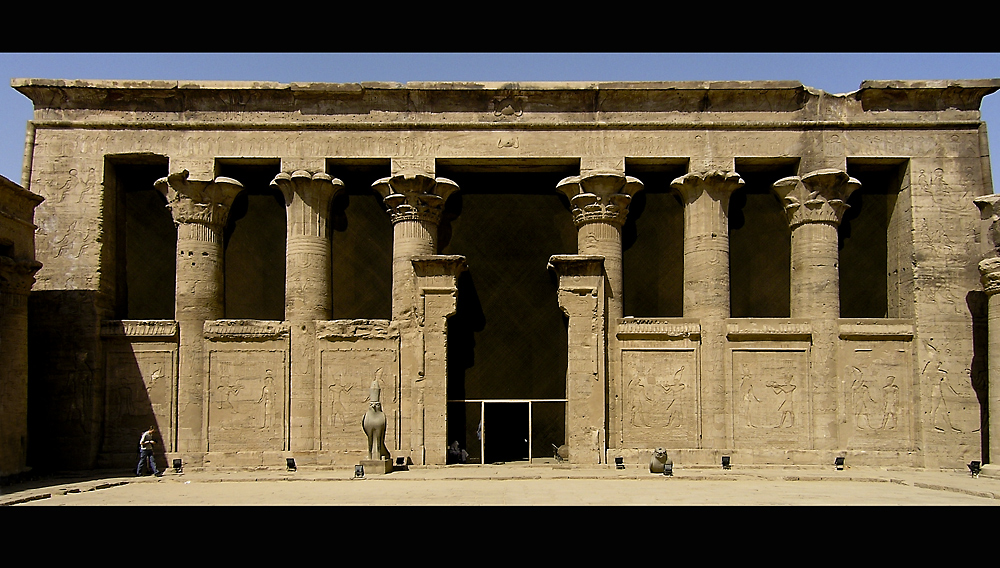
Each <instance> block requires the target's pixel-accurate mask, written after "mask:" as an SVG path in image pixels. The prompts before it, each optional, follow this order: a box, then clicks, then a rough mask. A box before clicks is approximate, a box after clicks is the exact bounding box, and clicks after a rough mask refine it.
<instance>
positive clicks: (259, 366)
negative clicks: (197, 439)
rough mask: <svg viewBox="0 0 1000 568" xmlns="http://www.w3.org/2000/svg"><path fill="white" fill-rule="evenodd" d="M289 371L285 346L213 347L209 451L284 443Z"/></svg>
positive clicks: (273, 447)
mask: <svg viewBox="0 0 1000 568" xmlns="http://www.w3.org/2000/svg"><path fill="white" fill-rule="evenodd" d="M286 375H287V372H286V355H285V352H284V351H279V350H267V349H234V350H226V351H223V350H213V351H211V352H210V353H209V389H208V394H209V399H210V404H209V409H208V418H209V427H208V433H209V434H208V435H209V451H232V450H240V449H244V448H246V447H254V448H257V449H261V450H282V449H284V436H285V420H286V401H285V393H286V381H287V378H286Z"/></svg>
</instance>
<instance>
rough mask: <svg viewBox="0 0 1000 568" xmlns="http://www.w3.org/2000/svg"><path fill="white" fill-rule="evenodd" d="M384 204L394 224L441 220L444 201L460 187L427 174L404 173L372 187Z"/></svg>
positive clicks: (434, 222) (436, 221) (381, 180)
mask: <svg viewBox="0 0 1000 568" xmlns="http://www.w3.org/2000/svg"><path fill="white" fill-rule="evenodd" d="M372 189H374V190H375V191H377V192H378V193H379V195H381V196H382V199H383V201H384V203H385V208H386V211H388V212H389V215H390V216H391V218H392V222H393V224H396V223H399V222H400V221H424V222H430V223H433V224H435V225H436V224H437V223H438V222H440V221H441V213H442V212H444V204H445V201H447V200H448V197H449V196H450V195H451V194H452V193H454V192H456V191H458V184H456V183H455V182H453V181H451V180H450V179H447V178H443V177H433V176H430V175H427V174H426V173H422V172H421V173H411V172H403V173H399V174H396V175H394V176H391V177H386V178H382V179H380V180H378V181H376V182H375V183H373V184H372Z"/></svg>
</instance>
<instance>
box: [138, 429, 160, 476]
mask: <svg viewBox="0 0 1000 568" xmlns="http://www.w3.org/2000/svg"><path fill="white" fill-rule="evenodd" d="M154 436H156V426H150V427H149V430H146V431H145V432H144V433H143V434H142V438H141V439H140V440H139V465H138V466H136V468H135V475H136V476H141V475H143V473H142V470H143V469H146V468H148V469H149V470H150V471H152V472H153V475H155V476H156V477H160V476H162V475H163V472H162V471H160V470H159V469H157V467H156V458H154V457H153V446H154V445H155V444H156V441H155V440H154V439H153V437H154Z"/></svg>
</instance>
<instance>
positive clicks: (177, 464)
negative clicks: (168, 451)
mask: <svg viewBox="0 0 1000 568" xmlns="http://www.w3.org/2000/svg"><path fill="white" fill-rule="evenodd" d="M180 472H181V460H180V458H174V473H180Z"/></svg>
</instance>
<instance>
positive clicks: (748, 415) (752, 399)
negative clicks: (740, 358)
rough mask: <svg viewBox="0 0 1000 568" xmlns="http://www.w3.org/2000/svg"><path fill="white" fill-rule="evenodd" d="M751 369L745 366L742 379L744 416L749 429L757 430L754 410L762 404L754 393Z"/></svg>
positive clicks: (741, 389)
mask: <svg viewBox="0 0 1000 568" xmlns="http://www.w3.org/2000/svg"><path fill="white" fill-rule="evenodd" d="M751 380H752V377H751V375H750V369H749V368H748V367H747V366H746V365H743V377H742V378H741V379H740V391H741V392H743V415H744V417H745V419H746V424H747V427H748V428H756V427H757V426H755V425H754V423H753V415H754V410H755V409H756V407H757V405H759V404H760V399H759V398H757V395H755V394H754V393H753V383H751V382H750V381H751Z"/></svg>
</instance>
